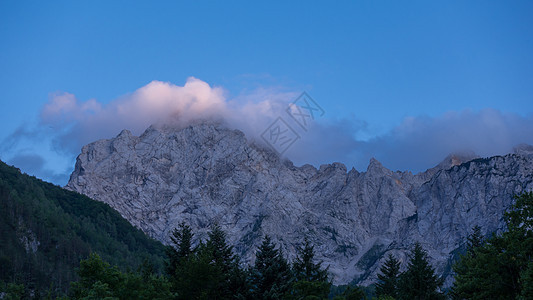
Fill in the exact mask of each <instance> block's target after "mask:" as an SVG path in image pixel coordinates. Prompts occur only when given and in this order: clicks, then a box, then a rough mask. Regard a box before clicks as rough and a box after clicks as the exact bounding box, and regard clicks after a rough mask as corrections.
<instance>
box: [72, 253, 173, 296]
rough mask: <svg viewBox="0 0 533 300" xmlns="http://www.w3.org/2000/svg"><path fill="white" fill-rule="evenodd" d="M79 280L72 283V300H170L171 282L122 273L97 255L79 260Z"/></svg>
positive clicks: (153, 275) (143, 275)
mask: <svg viewBox="0 0 533 300" xmlns="http://www.w3.org/2000/svg"><path fill="white" fill-rule="evenodd" d="M78 274H79V276H80V280H79V281H77V282H73V283H72V284H71V286H72V288H71V291H70V294H71V297H72V298H74V299H169V298H171V297H172V294H171V292H170V283H169V282H168V281H167V280H166V278H165V277H163V276H157V275H155V274H150V273H148V272H143V271H142V270H141V272H137V273H133V272H126V273H123V272H121V271H120V270H119V269H118V268H117V267H116V266H111V265H110V264H109V263H107V262H105V261H103V260H102V259H101V258H100V256H98V255H97V254H91V255H90V256H89V258H88V259H86V260H82V261H81V263H80V268H79V270H78Z"/></svg>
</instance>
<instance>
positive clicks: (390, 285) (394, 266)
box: [376, 254, 400, 298]
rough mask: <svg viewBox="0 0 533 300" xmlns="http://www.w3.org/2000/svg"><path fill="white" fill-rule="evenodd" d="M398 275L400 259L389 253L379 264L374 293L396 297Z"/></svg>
mask: <svg viewBox="0 0 533 300" xmlns="http://www.w3.org/2000/svg"><path fill="white" fill-rule="evenodd" d="M399 275H400V261H399V260H398V259H396V257H394V256H393V255H392V254H389V256H388V257H387V260H385V262H384V264H383V266H381V269H380V274H378V280H379V282H378V283H377V284H376V295H377V296H378V297H380V296H386V295H388V296H391V297H393V298H397V297H398V276H399Z"/></svg>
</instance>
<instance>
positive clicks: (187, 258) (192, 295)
mask: <svg viewBox="0 0 533 300" xmlns="http://www.w3.org/2000/svg"><path fill="white" fill-rule="evenodd" d="M172 235H173V238H172V242H173V244H174V245H173V247H172V248H171V249H169V250H168V251H167V254H168V255H169V260H170V262H169V267H167V272H169V275H170V278H172V291H173V292H174V293H175V294H176V295H177V298H178V299H233V298H234V297H235V298H238V297H245V296H246V295H247V293H248V290H249V287H248V285H247V278H246V273H245V272H244V271H243V270H242V269H241V268H240V267H239V260H238V257H237V256H236V255H234V254H233V248H232V247H231V246H229V245H228V244H227V242H226V235H225V233H224V232H223V231H222V230H221V229H220V227H218V226H215V227H214V228H213V229H212V230H211V232H209V238H208V240H207V241H206V242H205V243H200V244H199V245H198V247H196V249H194V250H191V240H192V237H193V234H192V232H191V229H190V227H189V226H187V225H184V224H182V225H180V228H179V229H176V230H174V231H173V233H172Z"/></svg>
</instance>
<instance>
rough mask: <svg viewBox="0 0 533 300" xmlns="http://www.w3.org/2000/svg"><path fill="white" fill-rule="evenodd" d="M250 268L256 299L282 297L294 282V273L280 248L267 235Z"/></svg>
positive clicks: (253, 292)
mask: <svg viewBox="0 0 533 300" xmlns="http://www.w3.org/2000/svg"><path fill="white" fill-rule="evenodd" d="M258 250H259V251H258V252H257V254H256V258H255V264H254V266H253V268H252V269H251V270H250V278H251V283H252V294H253V298H254V299H282V298H283V296H284V295H285V294H286V293H287V292H288V290H289V287H290V286H291V284H292V274H291V270H290V267H289V264H288V263H287V260H286V259H285V258H284V257H283V253H282V252H281V250H280V249H276V246H275V245H274V243H273V242H272V240H271V239H270V237H269V236H265V238H264V239H263V242H262V244H261V246H259V249H258Z"/></svg>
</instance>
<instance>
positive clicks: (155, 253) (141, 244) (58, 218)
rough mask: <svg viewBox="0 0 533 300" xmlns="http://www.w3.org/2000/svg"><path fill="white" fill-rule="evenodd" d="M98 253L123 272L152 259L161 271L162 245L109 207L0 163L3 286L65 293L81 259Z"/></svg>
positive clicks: (0, 266) (0, 227)
mask: <svg viewBox="0 0 533 300" xmlns="http://www.w3.org/2000/svg"><path fill="white" fill-rule="evenodd" d="M91 252H96V253H98V254H99V255H100V256H101V257H102V258H103V259H105V260H106V261H108V262H110V263H112V264H115V265H118V266H120V267H121V268H123V269H127V268H130V269H133V270H135V269H137V267H138V266H140V265H141V264H142V263H143V260H144V259H148V260H149V261H150V262H151V263H153V264H154V267H155V269H156V270H159V271H162V267H163V259H164V257H165V253H164V246H163V245H162V244H161V243H160V242H158V241H155V240H153V239H151V238H148V237H147V236H146V235H145V234H144V233H143V232H142V231H140V230H139V229H136V228H134V227H133V226H132V225H131V224H130V223H129V222H128V221H126V220H125V219H124V218H122V217H121V216H120V214H119V213H118V212H116V211H115V210H114V209H112V208H111V207H110V206H109V205H107V204H105V203H102V202H100V201H95V200H92V199H89V198H88V197H86V196H84V195H80V194H78V193H75V192H72V191H67V190H65V189H62V188H61V187H58V186H55V185H53V184H50V183H46V182H43V181H41V180H39V179H36V178H35V177H30V176H28V175H25V174H21V172H20V170H19V169H17V168H14V167H10V166H8V165H6V164H5V163H3V162H1V161H0V283H2V282H3V283H7V282H15V283H18V284H21V283H22V284H24V285H25V286H26V288H28V289H29V290H33V291H34V292H35V293H37V294H39V293H40V295H43V293H44V295H46V294H47V293H48V291H50V290H51V291H55V293H64V292H65V291H66V290H67V289H68V288H69V284H70V282H71V281H74V280H77V274H76V272H75V268H77V267H78V266H79V262H80V260H81V259H85V258H87V257H88V255H89V253H91Z"/></svg>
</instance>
